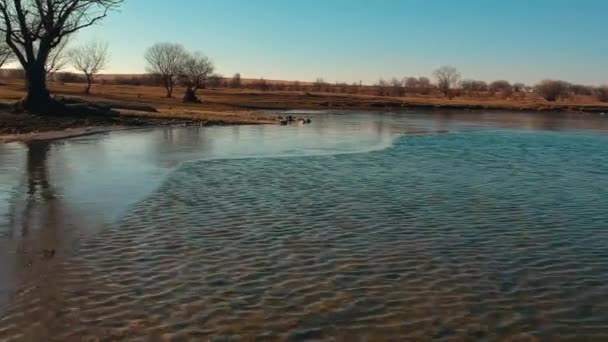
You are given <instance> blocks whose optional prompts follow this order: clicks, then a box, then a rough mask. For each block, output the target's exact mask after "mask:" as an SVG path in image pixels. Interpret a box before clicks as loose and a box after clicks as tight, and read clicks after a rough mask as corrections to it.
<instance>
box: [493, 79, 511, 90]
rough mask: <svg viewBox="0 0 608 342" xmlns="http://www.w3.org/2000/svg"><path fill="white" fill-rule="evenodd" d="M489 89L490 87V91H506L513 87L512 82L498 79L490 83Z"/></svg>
mask: <svg viewBox="0 0 608 342" xmlns="http://www.w3.org/2000/svg"><path fill="white" fill-rule="evenodd" d="M489 89H490V91H496V92H505V91H510V90H511V89H512V87H511V83H509V81H505V80H498V81H494V82H492V83H490V85H489Z"/></svg>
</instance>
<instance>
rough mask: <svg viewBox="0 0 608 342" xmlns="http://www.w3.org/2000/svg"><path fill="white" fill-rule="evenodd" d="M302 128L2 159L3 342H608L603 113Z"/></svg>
mask: <svg viewBox="0 0 608 342" xmlns="http://www.w3.org/2000/svg"><path fill="white" fill-rule="evenodd" d="M307 115H309V116H311V117H312V118H313V125H311V126H302V127H278V126H277V127H275V126H260V127H215V128H204V129H195V128H172V129H154V130H146V131H132V132H120V133H112V134H108V135H105V136H91V137H86V138H77V139H70V140H66V141H63V142H59V143H53V144H50V145H49V144H34V145H30V146H27V147H24V146H20V145H14V144H13V145H4V146H1V148H2V149H1V150H0V153H1V154H0V156H2V164H1V167H2V170H3V171H6V172H3V176H2V179H1V181H2V182H1V183H2V187H3V188H2V189H3V190H4V189H6V191H3V193H4V197H3V198H0V201H2V202H3V206H2V207H0V209H3V210H4V213H5V214H4V215H3V217H4V218H5V220H4V221H2V222H4V223H3V224H0V227H4V229H3V230H1V231H2V233H3V235H4V239H3V242H4V243H5V244H6V245H7V249H6V250H7V251H8V252H7V253H3V256H2V264H3V267H4V269H6V272H3V274H5V278H6V279H3V281H4V284H3V286H4V287H3V288H4V289H5V293H6V296H5V297H6V299H5V301H6V303H7V305H6V310H5V312H4V314H3V316H4V318H3V319H2V320H1V321H0V338H11V337H12V338H15V339H32V340H66V339H80V338H86V337H91V336H98V337H103V338H107V339H156V338H158V339H171V338H174V339H175V340H180V339H192V340H199V339H207V338H224V339H225V340H230V339H237V340H238V339H239V338H240V339H244V340H252V339H254V338H258V339H261V340H276V339H278V340H282V339H294V340H306V339H331V338H332V337H333V338H335V339H338V340H349V341H350V340H358V339H360V340H381V339H388V340H392V339H394V340H403V339H423V340H424V339H432V338H434V339H461V340H467V339H487V340H493V339H497V338H506V337H512V338H515V339H532V338H534V337H537V338H541V339H558V338H562V339H563V338H578V339H581V338H582V339H584V338H586V339H597V340H604V339H606V338H608V328H607V327H608V296H607V294H608V249H607V248H606V243H605V242H606V239H607V238H608V225H607V224H606V222H608V168H607V167H606V165H607V162H608V150H606V148H605V146H606V144H607V143H608V135H606V134H605V133H606V132H608V120H604V118H602V117H597V116H579V115H558V114H548V115H542V114H538V113H536V114H526V113H521V114H515V113H484V114H477V113H470V114H465V113H458V114H455V113H453V112H439V113H406V114H390V113H384V114H380V113H375V114H374V113H348V114H346V113H332V112H329V113H319V114H307ZM23 170H26V172H23ZM49 246H52V247H53V248H54V249H56V250H57V256H55V257H53V258H49V257H48V255H46V256H45V255H44V252H42V255H40V253H41V249H47V248H50V247H49ZM32 270H35V271H32ZM15 289H16V290H15ZM31 322H37V323H36V324H32V323H31Z"/></svg>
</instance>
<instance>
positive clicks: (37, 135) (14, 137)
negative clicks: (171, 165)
mask: <svg viewBox="0 0 608 342" xmlns="http://www.w3.org/2000/svg"><path fill="white" fill-rule="evenodd" d="M138 128H143V127H132V126H94V127H75V128H67V129H64V130H61V131H47V132H30V133H21V134H5V135H0V143H9V142H28V141H37V140H57V139H65V138H73V137H80V136H84V135H91V134H98V133H106V132H115V131H124V130H128V129H138Z"/></svg>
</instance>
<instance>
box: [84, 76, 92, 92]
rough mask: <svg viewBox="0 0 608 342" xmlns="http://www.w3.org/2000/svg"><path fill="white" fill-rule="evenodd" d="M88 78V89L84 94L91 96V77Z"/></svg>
mask: <svg viewBox="0 0 608 342" xmlns="http://www.w3.org/2000/svg"><path fill="white" fill-rule="evenodd" d="M86 76H87V87H86V88H85V89H84V93H85V94H90V93H91V82H92V80H91V76H89V75H86Z"/></svg>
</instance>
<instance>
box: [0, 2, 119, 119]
mask: <svg viewBox="0 0 608 342" xmlns="http://www.w3.org/2000/svg"><path fill="white" fill-rule="evenodd" d="M122 2H123V0H46V1H42V0H0V31H1V32H3V33H4V34H5V41H6V44H7V45H8V46H9V47H10V48H11V50H13V53H14V54H15V56H16V58H17V60H19V63H21V66H22V67H23V69H24V70H25V76H26V88H27V93H26V95H25V97H24V98H23V100H21V105H22V107H23V108H24V109H26V110H29V111H33V112H40V113H42V112H49V111H51V112H52V111H53V110H54V109H55V108H56V107H55V106H54V103H53V101H52V100H51V97H50V93H49V91H48V88H47V84H46V65H47V61H48V58H49V54H50V53H51V51H52V50H54V49H55V48H57V46H58V45H59V44H61V42H62V41H63V39H65V38H66V37H67V36H69V35H71V34H73V33H75V32H76V31H79V30H81V29H83V28H85V27H88V26H91V25H93V24H95V23H97V22H99V21H100V20H102V19H103V18H105V17H106V16H107V14H108V13H109V12H110V11H112V10H114V9H116V8H117V7H118V6H119V5H120V4H121V3H122Z"/></svg>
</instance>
